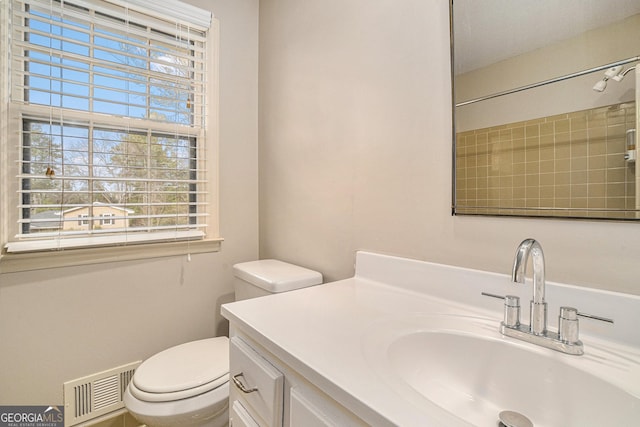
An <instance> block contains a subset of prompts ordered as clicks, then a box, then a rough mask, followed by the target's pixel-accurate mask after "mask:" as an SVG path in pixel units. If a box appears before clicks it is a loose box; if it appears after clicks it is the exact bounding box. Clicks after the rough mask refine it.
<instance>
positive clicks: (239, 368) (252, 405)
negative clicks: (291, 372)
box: [229, 336, 284, 427]
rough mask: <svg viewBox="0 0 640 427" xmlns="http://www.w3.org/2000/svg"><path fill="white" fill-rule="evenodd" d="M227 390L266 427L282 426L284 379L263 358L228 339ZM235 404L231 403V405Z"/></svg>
mask: <svg viewBox="0 0 640 427" xmlns="http://www.w3.org/2000/svg"><path fill="white" fill-rule="evenodd" d="M229 352H230V367H229V375H230V376H231V380H232V381H231V382H232V385H231V387H234V388H235V390H234V393H233V396H236V397H237V398H238V399H239V400H240V401H241V402H242V403H243V404H244V406H246V407H247V408H246V409H248V410H249V411H248V412H250V413H251V412H253V413H255V414H256V415H257V416H258V417H259V418H261V419H262V420H264V421H265V422H266V423H267V424H268V426H270V427H277V426H281V425H282V411H283V394H284V377H283V375H282V373H281V372H280V371H278V370H277V369H276V368H275V367H274V366H273V365H272V364H271V363H269V361H267V359H265V358H264V357H262V356H261V355H260V354H258V353H257V352H256V351H255V350H254V349H253V348H251V346H249V344H247V343H246V342H245V341H243V340H242V339H240V338H238V337H237V336H236V337H232V338H231V340H230V346H229ZM233 405H235V402H233Z"/></svg>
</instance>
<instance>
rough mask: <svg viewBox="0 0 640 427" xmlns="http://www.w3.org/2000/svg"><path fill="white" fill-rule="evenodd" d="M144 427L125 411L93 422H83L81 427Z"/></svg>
mask: <svg viewBox="0 0 640 427" xmlns="http://www.w3.org/2000/svg"><path fill="white" fill-rule="evenodd" d="M85 426H86V427H144V426H143V425H141V424H140V423H139V422H138V421H136V419H135V418H133V416H131V414H129V413H128V412H125V413H124V414H120V415H117V416H115V417H113V418H109V419H106V420H102V421H99V422H97V423H95V424H89V423H87V424H83V427H85Z"/></svg>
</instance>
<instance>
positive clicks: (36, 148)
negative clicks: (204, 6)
mask: <svg viewBox="0 0 640 427" xmlns="http://www.w3.org/2000/svg"><path fill="white" fill-rule="evenodd" d="M149 3H152V2H145V1H142V0H130V1H129V2H122V1H119V0H111V1H92V2H89V1H86V0H70V1H65V0H11V1H7V2H3V5H2V6H1V7H2V9H3V15H2V17H1V19H2V24H3V25H2V28H3V30H2V31H3V32H4V31H7V32H9V31H10V33H5V34H3V45H2V46H0V47H2V49H0V50H2V53H3V55H2V56H3V58H7V57H10V61H4V62H3V64H2V65H3V69H2V70H0V74H8V75H9V78H10V81H9V82H8V83H9V85H7V86H4V84H3V87H5V88H6V87H9V88H10V89H7V90H6V91H7V92H10V93H8V94H5V95H4V96H3V103H2V104H3V111H2V113H3V117H4V116H5V115H6V117H7V119H8V120H7V121H6V122H7V125H6V126H5V128H4V129H2V133H0V138H1V139H0V141H1V142H2V148H3V153H4V156H5V157H4V159H5V161H6V165H7V166H8V167H9V168H10V169H13V170H15V174H13V175H14V176H15V177H16V178H15V181H13V184H8V185H6V186H5V185H4V184H3V187H2V197H3V199H2V200H3V201H7V203H6V205H7V206H13V207H14V208H13V209H11V210H8V211H7V215H6V216H5V217H6V218H9V219H10V220H9V222H3V223H1V224H0V227H3V233H2V234H1V236H2V238H3V240H2V243H3V246H4V250H3V251H4V252H5V253H7V252H8V253H20V252H32V251H34V250H36V251H37V250H42V249H47V250H49V249H60V248H81V247H82V248H86V247H93V246H100V247H102V246H109V245H122V244H131V243H151V242H176V241H183V240H184V241H193V240H204V239H208V238H211V237H216V233H217V226H216V224H217V218H215V191H216V190H217V189H216V188H215V181H214V180H212V179H211V178H212V177H214V176H215V174H214V173H213V172H212V171H213V170H214V168H215V166H216V165H215V164H214V161H215V158H214V157H213V154H214V153H215V140H214V138H213V135H215V134H216V131H215V129H210V125H209V123H215V121H214V120H207V117H208V116H207V115H208V114H215V111H207V106H208V105H214V106H215V102H211V98H212V94H214V91H215V89H216V88H213V87H211V85H212V84H213V82H215V81H216V79H215V75H214V74H213V73H215V69H214V67H215V65H216V61H215V54H216V53H215V52H214V51H213V43H212V35H211V30H210V29H209V28H208V27H209V24H208V22H207V19H206V16H207V15H208V16H209V20H210V17H211V15H210V13H208V12H204V11H202V10H200V9H197V8H194V7H193V6H190V5H188V4H184V3H181V2H178V1H176V0H169V1H165V2H162V3H163V4H162V5H150V4H149ZM122 4H125V5H126V6H122ZM148 8H159V9H163V10H157V11H150V10H149V9H148ZM167 9H168V10H167ZM203 14H204V16H205V19H204V21H203V20H202V19H201V18H202V15H203ZM166 16H170V17H174V18H172V19H173V20H172V19H169V18H165V17H166ZM176 16H177V17H178V18H175V17H176ZM9 21H11V25H4V24H5V23H7V22H9ZM192 21H193V22H192ZM5 29H7V30H5ZM7 69H8V70H7ZM4 71H8V73H5V72H4ZM5 79H6V76H5ZM3 83H6V82H3ZM11 147H18V148H17V149H12V148H11ZM11 185H13V186H15V187H12V186H11ZM5 187H6V188H5ZM5 210H6V209H5ZM3 213H4V212H3ZM105 226H106V227H105Z"/></svg>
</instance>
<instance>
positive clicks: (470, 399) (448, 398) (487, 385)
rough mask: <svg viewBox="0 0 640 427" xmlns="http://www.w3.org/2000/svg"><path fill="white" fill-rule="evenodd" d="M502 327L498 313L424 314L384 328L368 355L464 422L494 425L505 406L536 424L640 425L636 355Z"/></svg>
mask: <svg viewBox="0 0 640 427" xmlns="http://www.w3.org/2000/svg"><path fill="white" fill-rule="evenodd" d="M497 328H498V323H497V322H496V321H495V320H493V319H492V320H487V319H481V318H474V317H465V316H446V315H442V316H419V317H415V318H414V319H412V320H410V321H407V320H405V321H403V322H400V323H397V322H391V323H390V324H387V325H386V326H385V327H383V328H380V329H379V333H377V334H375V337H374V334H371V335H370V336H369V337H368V339H367V341H366V344H367V345H368V349H366V351H365V352H366V353H368V352H369V351H376V347H377V351H378V353H376V354H377V356H373V357H369V360H370V361H371V362H372V363H373V364H374V366H375V369H376V371H377V372H378V373H380V374H381V376H382V377H383V378H384V379H385V380H386V381H387V383H389V384H390V385H391V386H392V387H393V388H395V389H396V390H397V391H399V392H400V393H402V395H403V396H404V397H406V398H409V399H410V400H412V401H413V402H414V403H415V404H416V405H423V406H424V407H428V406H431V407H433V406H436V407H438V408H440V410H441V411H445V412H446V413H448V414H449V415H450V416H452V417H454V418H457V419H458V420H459V421H460V423H457V424H460V425H465V424H467V425H475V426H492V427H495V426H497V425H498V414H499V413H500V412H502V411H505V410H508V411H515V412H518V413H520V414H522V415H524V416H526V417H527V418H528V419H529V420H531V421H532V422H533V425H534V426H536V427H551V426H563V427H568V426H580V427H587V426H598V427H599V426H605V425H621V426H622V425H625V426H626V425H637V424H636V423H638V422H639V421H638V420H640V396H638V395H637V390H633V388H634V387H635V388H636V389H637V388H638V387H637V385H633V382H634V381H638V378H635V379H634V375H636V376H637V371H638V366H637V365H638V361H637V360H635V361H634V360H632V359H630V358H629V357H626V356H625V355H624V354H618V353H616V351H613V350H611V349H606V350H604V349H594V348H591V349H589V348H587V350H586V354H585V355H584V356H571V355H566V354H561V353H558V352H555V351H553V350H549V349H544V348H541V347H537V346H535V345H532V344H529V343H523V342H520V341H517V340H512V339H510V338H506V337H502V336H501V335H500V334H499V333H498V332H497ZM636 356H637V355H636ZM629 373H631V374H629ZM625 376H627V378H626V379H625ZM625 381H631V384H632V386H631V389H632V390H631V391H629V390H625V388H624V383H625ZM634 394H635V395H634Z"/></svg>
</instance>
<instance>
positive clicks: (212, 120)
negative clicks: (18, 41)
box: [0, 1, 223, 273]
mask: <svg viewBox="0 0 640 427" xmlns="http://www.w3.org/2000/svg"><path fill="white" fill-rule="evenodd" d="M9 3H11V2H10V1H7V2H2V4H1V5H0V23H1V24H2V28H3V30H2V34H0V67H2V68H0V71H2V72H0V119H1V120H0V123H4V124H3V125H0V250H1V252H0V273H6V272H16V271H28V270H37V269H43V268H53V267H65V266H74V265H87V264H95V263H102V262H113V261H126V260H139V259H147V258H157V257H164V256H176V255H185V254H196V253H206V252H216V251H219V250H220V247H221V242H222V241H223V239H222V238H221V237H219V211H218V205H219V203H218V196H219V191H218V172H217V171H218V166H219V162H218V144H219V131H218V105H219V90H218V82H219V79H218V74H219V72H218V70H219V22H218V20H217V19H215V18H213V19H212V22H211V27H210V29H209V30H208V32H207V41H206V45H207V56H208V58H207V62H206V66H207V70H206V79H207V87H206V94H205V96H206V105H207V114H206V117H205V123H204V126H203V127H204V129H206V133H205V134H204V135H199V138H200V143H204V144H206V147H207V149H206V150H205V154H206V158H205V161H206V164H207V168H206V172H205V179H206V181H207V187H206V188H207V195H206V198H207V201H208V204H207V205H206V208H205V209H206V213H207V214H208V218H207V220H206V221H207V228H206V236H205V238H204V239H202V240H185V241H178V240H175V241H172V240H162V241H149V242H145V241H143V242H135V241H134V242H131V241H130V242H126V243H122V242H119V243H115V244H106V245H105V246H90V247H77V248H65V249H64V250H37V249H36V250H34V251H31V252H18V253H7V251H6V248H5V245H6V244H7V243H8V242H9V241H12V235H14V234H15V230H16V226H15V224H16V223H17V221H18V217H19V210H18V209H17V208H16V206H17V201H18V200H17V196H16V194H18V190H19V187H20V180H19V179H18V178H16V176H17V175H18V162H17V160H18V159H20V150H21V146H22V143H21V141H20V140H18V138H22V132H21V131H20V130H21V126H22V125H21V120H22V119H21V117H22V115H23V114H24V113H25V112H24V111H21V110H22V108H21V106H20V105H18V104H11V103H10V97H11V77H10V74H11V73H7V72H5V71H6V70H8V69H9V68H8V67H9V64H10V61H11V55H10V54H11V49H12V46H11V45H10V40H9V34H8V32H9V31H10V30H9V29H8V28H9V25H7V24H8V22H9V18H10V13H11V11H10V7H9ZM5 29H7V30H5ZM42 109H43V110H47V111H48V110H49V107H45V106H42ZM80 113H83V112H80ZM84 114H86V115H87V118H88V119H89V120H94V119H95V115H96V114H95V113H84ZM80 115H82V114H80ZM89 116H90V117H89ZM99 119H100V123H101V124H108V123H109V122H110V121H112V122H113V123H114V125H115V123H116V122H119V127H122V120H123V118H122V117H110V116H106V115H100V117H99ZM125 120H126V119H125ZM170 126H171V125H169V124H167V127H170ZM16 142H18V143H16Z"/></svg>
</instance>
